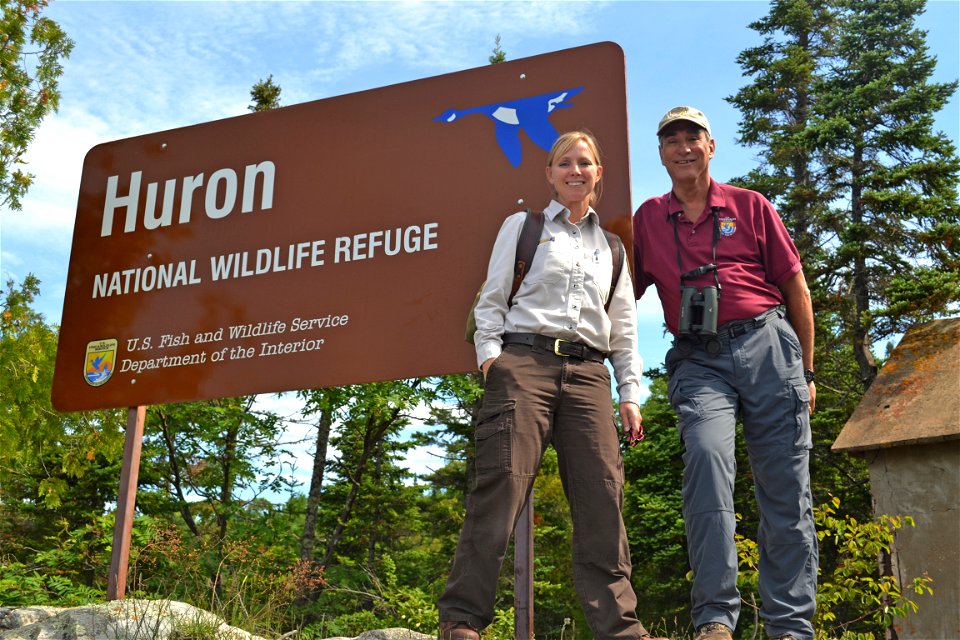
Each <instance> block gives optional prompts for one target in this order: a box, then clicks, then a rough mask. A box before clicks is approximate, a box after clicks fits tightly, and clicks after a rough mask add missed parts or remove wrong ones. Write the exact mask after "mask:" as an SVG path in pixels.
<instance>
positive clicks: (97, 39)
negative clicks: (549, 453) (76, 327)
mask: <svg viewBox="0 0 960 640" xmlns="http://www.w3.org/2000/svg"><path fill="white" fill-rule="evenodd" d="M767 11H768V4H767V3H766V2H747V1H740V2H730V1H724V2H699V1H690V2H680V1H673V2H655V1H650V2H268V3H261V2H239V3H232V2H67V1H65V0H59V1H54V2H53V3H52V5H51V6H50V7H49V9H48V10H47V11H46V15H48V16H49V17H51V18H53V19H54V20H56V21H57V22H58V23H60V25H61V26H62V27H63V28H64V29H65V30H66V32H67V33H68V34H69V36H70V37H71V38H72V39H73V40H74V41H75V42H76V47H75V49H74V51H73V54H72V56H71V57H70V59H69V60H68V61H67V62H66V64H65V73H64V76H63V78H62V81H61V87H62V100H61V107H60V111H59V113H57V114H55V115H53V116H51V117H49V118H48V119H47V120H46V121H45V122H44V123H43V125H42V126H41V128H40V129H39V131H38V132H37V135H36V139H35V141H34V143H33V145H32V147H31V149H30V152H29V154H28V156H27V160H28V162H29V165H28V170H29V171H31V172H32V173H34V174H36V176H37V179H36V183H35V185H34V187H33V188H32V190H31V191H30V193H29V194H28V196H27V197H26V198H25V200H24V202H23V210H22V211H21V212H10V211H6V210H3V211H0V224H2V227H0V275H2V277H3V279H4V281H6V280H8V279H12V280H14V281H15V282H16V283H19V282H21V281H22V280H23V278H24V277H25V276H26V275H27V274H28V273H33V274H35V275H36V276H38V277H39V278H40V280H41V297H40V300H39V302H38V304H37V307H38V309H39V310H40V311H41V312H42V313H43V314H44V315H45V317H46V319H47V321H48V322H51V323H59V321H60V315H61V310H62V306H63V295H64V288H65V281H66V276H67V264H68V262H69V256H70V243H71V238H72V233H73V218H74V215H75V211H76V205H77V194H78V191H79V185H80V176H81V170H82V166H83V159H84V155H85V154H86V152H87V151H88V150H89V149H91V148H92V147H93V146H94V145H97V144H100V143H102V142H108V141H111V140H116V139H120V138H126V137H129V136H134V135H140V134H144V133H149V132H154V131H161V130H165V129H171V128H176V127H181V126H186V125H191V124H197V123H201V122H207V121H210V120H215V119H219V118H224V117H230V116H236V115H242V114H244V113H247V106H248V105H249V104H250V93H249V92H250V88H251V86H252V85H253V84H254V83H255V82H257V81H258V80H260V79H264V78H266V77H267V76H268V75H271V74H272V75H273V77H274V80H275V82H276V83H278V84H279V85H280V86H281V87H282V89H283V93H282V97H281V101H282V103H283V104H284V105H290V104H295V103H298V102H306V101H311V100H318V99H322V98H328V97H332V96H337V95H343V94H347V93H353V92H357V91H363V90H366V89H372V88H376V87H382V86H386V85H390V84H396V83H401V82H408V81H412V80H418V79H421V78H427V77H431V76H435V75H440V74H445V73H452V72H456V71H460V70H463V69H468V68H472V67H478V66H482V65H485V64H487V57H488V56H489V55H490V53H491V50H492V48H493V45H494V38H495V36H497V35H498V34H499V35H500V37H501V41H502V47H503V49H504V50H505V51H506V54H507V57H508V59H511V60H513V59H517V58H522V57H527V56H531V55H538V54H542V53H548V52H551V51H557V50H560V49H567V48H570V47H576V46H581V45H586V44H591V43H595V42H600V41H607V40H609V41H613V42H616V43H618V44H619V45H620V46H621V47H622V48H623V50H624V52H625V55H626V70H627V103H628V110H629V111H628V114H629V126H630V134H629V135H630V143H631V152H630V160H631V188H632V199H633V203H634V207H636V206H637V205H639V204H640V203H641V202H642V201H643V200H644V199H645V198H646V197H649V196H651V195H655V194H659V193H662V192H664V191H666V190H667V188H668V181H667V177H666V174H665V172H664V171H663V168H662V166H661V165H660V163H659V161H658V158H657V154H656V139H655V137H654V128H655V125H656V122H657V120H658V119H659V118H660V116H661V115H662V114H663V113H664V112H665V111H666V110H667V109H669V108H670V107H673V106H676V105H678V104H692V105H695V106H697V107H699V108H701V109H702V110H703V111H705V112H706V114H707V116H708V117H709V118H710V120H711V124H712V126H713V131H714V135H715V136H716V139H717V155H716V158H715V159H714V160H713V163H712V165H711V173H712V174H713V176H714V177H715V178H717V179H719V180H724V179H727V178H731V177H734V176H737V175H742V174H744V173H746V172H747V171H749V170H750V169H751V168H752V167H753V166H755V162H756V160H755V151H754V150H751V149H745V148H742V147H739V146H738V145H737V144H736V141H735V140H736V135H737V125H738V122H739V113H738V112H737V111H736V109H735V108H734V107H732V106H731V105H729V104H728V103H727V102H725V101H724V98H725V97H727V96H730V95H732V94H734V93H736V91H737V90H738V89H739V88H740V87H741V86H743V85H744V84H746V82H747V81H746V79H745V78H744V77H743V75H742V72H741V69H740V67H739V66H738V65H737V64H736V57H737V54H738V53H740V52H741V51H742V50H743V49H745V48H747V47H750V46H755V45H757V44H759V42H760V39H759V37H758V35H757V34H756V32H754V31H752V30H751V29H749V27H748V25H749V23H750V22H752V21H754V20H756V19H758V18H760V17H762V16H764V15H766V13H767ZM919 26H920V27H921V28H922V29H925V30H927V31H928V32H929V36H928V45H929V47H930V51H931V53H932V54H933V55H935V56H937V58H938V61H939V62H938V66H937V71H936V74H935V77H934V79H935V80H936V81H941V82H942V81H951V80H955V79H957V77H958V76H960V69H958V67H960V65H958V58H960V53H958V52H960V2H956V1H955V0H939V1H933V2H929V3H928V7H927V13H926V14H925V15H924V16H922V17H921V19H920V21H919ZM937 127H938V128H939V129H940V130H942V131H944V132H945V133H947V134H948V136H949V137H950V138H951V139H952V140H953V141H954V142H955V143H958V141H960V132H958V129H960V110H958V99H957V96H956V94H955V95H954V97H953V99H952V100H951V102H950V104H949V106H948V108H947V109H945V110H944V111H943V112H941V113H940V114H939V116H938V118H937ZM411 169H415V167H411ZM639 311H640V336H641V345H640V351H641V355H643V357H644V360H645V362H646V365H647V366H653V365H657V364H659V363H661V362H662V361H663V356H664V354H665V352H666V348H667V342H666V340H664V339H663V337H662V329H661V326H662V316H661V313H660V309H659V305H658V303H657V300H656V296H654V295H648V296H646V299H645V300H644V301H642V302H641V303H640V305H639Z"/></svg>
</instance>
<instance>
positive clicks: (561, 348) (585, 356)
mask: <svg viewBox="0 0 960 640" xmlns="http://www.w3.org/2000/svg"><path fill="white" fill-rule="evenodd" d="M503 344H525V345H527V346H528V347H539V348H540V349H543V350H544V351H549V352H551V353H554V354H556V355H558V356H565V357H566V356H570V357H573V358H579V359H580V360H589V361H590V362H603V361H604V360H606V359H607V354H605V353H604V352H603V351H598V350H597V349H594V348H593V347H588V346H587V345H585V344H581V343H579V342H570V341H569V340H561V339H559V338H551V337H549V336H542V335H540V334H539V333H505V334H503Z"/></svg>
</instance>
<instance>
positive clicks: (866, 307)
mask: <svg viewBox="0 0 960 640" xmlns="http://www.w3.org/2000/svg"><path fill="white" fill-rule="evenodd" d="M924 5H925V3H924V2H923V0H870V1H859V0H858V1H853V0H842V1H841V2H839V6H840V8H841V10H842V15H843V28H842V30H841V32H840V35H839V37H838V41H837V46H836V51H835V60H834V61H832V68H833V70H832V72H831V73H830V74H828V75H826V76H825V77H824V78H823V79H822V80H821V81H820V82H818V83H817V87H816V92H817V93H818V94H819V96H820V98H819V100H818V103H817V105H816V107H815V111H816V123H815V125H814V126H813V127H812V134H813V137H814V141H815V144H816V146H817V148H818V149H819V150H820V152H821V154H822V161H823V163H824V165H825V166H824V169H825V174H826V175H825V178H826V184H827V185H828V190H829V192H830V193H831V194H833V195H836V196H838V197H839V198H840V201H839V202H836V201H834V202H831V203H830V204H831V209H832V215H831V216H830V220H829V221H828V223H827V225H826V226H827V228H828V229H829V230H830V232H831V233H832V234H834V235H833V237H832V238H830V239H829V240H830V241H831V245H832V246H831V249H832V250H831V251H830V255H829V257H828V259H827V263H826V266H827V270H828V272H829V273H831V274H832V276H833V277H832V279H831V281H830V283H829V288H830V290H831V291H832V292H833V293H834V294H835V296H834V300H835V304H833V305H831V307H832V310H835V312H836V313H837V314H838V316H839V318H840V319H841V321H842V323H843V331H844V335H845V336H846V337H847V339H848V340H849V342H850V344H851V346H852V349H853V355H854V357H855V359H856V363H857V367H858V370H859V371H858V375H859V378H860V380H861V382H862V383H863V385H864V387H867V386H869V385H870V383H871V382H872V381H873V379H874V378H875V377H876V373H877V365H876V363H875V361H874V358H873V354H872V352H871V350H870V346H871V345H872V344H873V343H874V342H876V341H878V340H883V339H886V338H888V337H890V336H892V335H894V334H896V333H899V332H902V331H904V330H905V329H906V328H907V327H909V326H910V325H911V324H913V323H916V322H921V321H925V320H928V319H930V318H933V317H936V316H938V315H942V314H943V313H945V312H947V311H948V310H949V308H950V305H955V304H956V303H957V302H958V301H960V206H958V202H957V184H958V173H960V159H958V157H957V153H956V148H955V147H954V145H953V143H952V142H951V141H950V140H949V139H948V138H947V137H946V136H945V135H944V134H943V133H941V132H937V131H934V129H933V116H934V114H935V113H936V112H937V111H939V110H940V109H942V108H943V106H944V105H945V104H946V103H947V101H948V100H949V99H950V97H951V96H952V95H953V94H954V93H955V92H956V89H957V82H956V81H954V82H950V83H932V82H930V78H931V76H932V74H933V70H934V67H935V65H936V58H934V57H931V56H930V55H929V54H928V52H927V47H926V44H925V41H924V38H925V35H926V34H925V33H924V32H923V31H921V30H919V29H917V27H916V26H915V24H914V22H915V20H916V17H917V16H918V15H919V14H920V13H921V12H922V11H923V8H924Z"/></svg>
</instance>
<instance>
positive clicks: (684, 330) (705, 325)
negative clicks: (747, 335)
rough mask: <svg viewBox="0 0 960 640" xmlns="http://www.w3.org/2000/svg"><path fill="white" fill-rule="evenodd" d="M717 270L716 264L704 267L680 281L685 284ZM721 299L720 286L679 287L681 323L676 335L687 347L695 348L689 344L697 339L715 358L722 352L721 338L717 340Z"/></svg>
mask: <svg viewBox="0 0 960 640" xmlns="http://www.w3.org/2000/svg"><path fill="white" fill-rule="evenodd" d="M716 268H717V267H716V265H712V264H709V265H704V266H702V267H698V268H696V269H694V270H693V271H688V272H686V273H684V274H682V275H681V276H680V279H681V281H683V280H689V279H691V278H696V277H698V276H701V275H703V274H705V273H708V272H710V271H714V270H716ZM719 299H720V290H719V289H718V288H717V287H704V288H703V289H697V288H696V287H689V286H686V285H681V286H680V321H679V322H678V323H677V329H678V331H677V333H678V335H679V336H680V337H681V341H682V342H686V343H687V346H688V347H692V346H693V345H692V344H690V342H691V341H692V340H693V339H698V340H699V342H701V343H702V344H703V346H704V349H705V350H706V351H707V353H708V354H710V355H712V356H715V355H717V354H718V353H720V339H719V338H718V337H717V313H718V311H719V306H718V304H717V302H718V300H719ZM684 338H685V339H686V340H684Z"/></svg>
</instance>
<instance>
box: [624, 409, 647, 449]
mask: <svg viewBox="0 0 960 640" xmlns="http://www.w3.org/2000/svg"><path fill="white" fill-rule="evenodd" d="M620 419H621V420H622V421H623V434H624V435H625V436H627V440H629V441H630V444H636V443H638V442H640V441H641V440H643V416H641V415H640V407H639V405H637V404H636V403H635V402H621V403H620Z"/></svg>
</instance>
